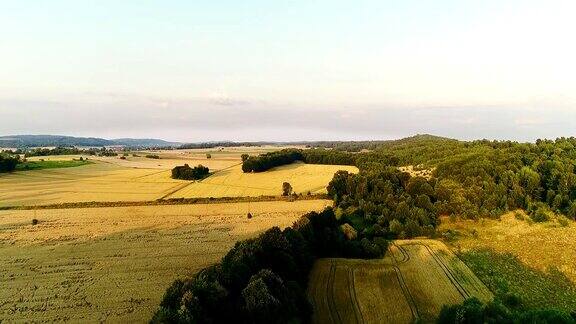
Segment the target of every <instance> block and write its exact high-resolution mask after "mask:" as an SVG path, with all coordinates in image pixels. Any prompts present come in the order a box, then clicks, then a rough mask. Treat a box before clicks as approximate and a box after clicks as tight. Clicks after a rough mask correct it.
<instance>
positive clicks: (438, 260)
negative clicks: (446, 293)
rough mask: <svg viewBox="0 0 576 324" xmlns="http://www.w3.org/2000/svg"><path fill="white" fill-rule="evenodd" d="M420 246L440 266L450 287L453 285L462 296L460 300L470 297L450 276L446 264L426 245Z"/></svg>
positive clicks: (450, 273)
mask: <svg viewBox="0 0 576 324" xmlns="http://www.w3.org/2000/svg"><path fill="white" fill-rule="evenodd" d="M421 245H422V246H424V247H425V248H426V250H428V252H429V253H430V255H432V257H433V258H434V260H435V261H436V262H437V263H438V265H439V266H440V268H441V269H442V271H444V273H445V274H446V277H448V280H450V282H451V283H452V285H454V287H455V288H456V290H458V293H460V295H462V298H464V299H467V298H468V297H470V294H469V293H468V292H467V291H466V289H464V287H463V286H462V285H461V284H460V282H458V280H456V278H455V277H454V275H453V274H452V272H451V271H450V269H449V268H448V267H447V266H446V264H444V262H442V261H441V260H440V259H439V258H438V256H437V255H436V253H434V251H432V249H430V247H429V246H428V245H427V244H421Z"/></svg>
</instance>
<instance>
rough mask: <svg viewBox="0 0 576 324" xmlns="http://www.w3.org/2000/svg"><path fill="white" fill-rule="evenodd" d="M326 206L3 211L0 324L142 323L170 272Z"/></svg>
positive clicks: (190, 268) (188, 268)
mask: <svg viewBox="0 0 576 324" xmlns="http://www.w3.org/2000/svg"><path fill="white" fill-rule="evenodd" d="M331 203H332V202H331V201H328V200H307V201H296V202H251V203H232V204H228V203H224V204H208V205H200V204H199V205H173V206H140V207H115V208H89V209H83V208H76V209H54V210H10V211H0V264H2V265H3V269H2V271H1V272H0V282H2V285H0V321H7V322H14V321H15V322H19V321H27V322H53V321H63V320H67V321H73V322H98V321H111V322H122V323H126V322H146V321H147V320H148V319H149V318H150V316H151V315H152V313H153V312H154V311H155V310H156V308H157V307H158V304H159V302H160V299H161V298H162V295H163V294H164V291H165V289H166V288H167V287H168V286H169V285H170V284H171V283H172V281H173V280H175V279H176V278H183V277H190V276H192V275H193V274H194V273H195V272H196V271H198V270H199V269H201V268H203V267H205V266H207V265H209V264H212V263H214V262H217V261H218V260H219V259H220V258H221V257H222V256H223V255H224V254H225V253H226V252H227V251H228V250H229V249H230V248H231V247H232V246H233V245H234V243H235V242H236V241H238V240H241V239H245V238H248V237H253V236H255V235H257V234H258V233H260V232H261V231H264V230H266V229H268V228H270V227H272V226H280V227H286V226H289V225H291V224H292V223H293V222H294V221H295V220H296V219H298V217H300V216H301V215H302V214H304V213H306V212H309V211H312V210H321V209H323V208H324V207H325V206H328V205H331ZM248 212H250V213H251V214H252V215H253V218H252V219H247V217H246V215H247V213H248ZM32 219H38V221H39V222H38V224H37V225H32V224H31V221H32Z"/></svg>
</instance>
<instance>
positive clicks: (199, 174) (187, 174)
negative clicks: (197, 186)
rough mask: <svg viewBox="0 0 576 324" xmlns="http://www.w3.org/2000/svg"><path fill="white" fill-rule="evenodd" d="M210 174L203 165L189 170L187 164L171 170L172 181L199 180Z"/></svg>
mask: <svg viewBox="0 0 576 324" xmlns="http://www.w3.org/2000/svg"><path fill="white" fill-rule="evenodd" d="M209 174H210V169H209V168H208V167H205V166H203V165H201V164H200V165H198V166H195V167H193V168H191V167H190V166H189V165H188V164H184V165H183V166H177V167H174V169H172V179H181V180H200V179H204V178H206V177H207V176H208V175H209Z"/></svg>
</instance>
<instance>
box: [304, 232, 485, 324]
mask: <svg viewBox="0 0 576 324" xmlns="http://www.w3.org/2000/svg"><path fill="white" fill-rule="evenodd" d="M308 295H309V297H310V299H311V302H312V305H313V307H314V311H315V312H314V315H313V322H314V323H413V322H414V321H416V320H422V321H424V322H429V321H433V320H434V318H435V317H436V316H437V315H438V314H439V312H440V310H441V308H442V306H443V305H446V304H457V303H461V302H462V301H464V299H466V298H469V297H472V296H474V297H477V298H479V299H480V300H482V301H488V300H490V299H492V298H493V296H492V293H491V292H490V291H489V290H488V289H487V288H486V287H485V286H484V284H483V283H482V282H481V281H480V280H479V279H478V278H477V277H476V276H475V275H474V273H472V271H470V269H469V268H468V267H466V265H464V263H462V261H460V260H459V259H458V258H457V257H456V256H455V255H454V254H452V253H451V252H450V251H449V250H448V248H447V247H446V246H445V245H444V244H443V243H441V242H439V241H435V240H401V241H395V243H394V245H392V246H391V247H390V249H389V252H388V253H387V255H386V257H385V258H384V259H380V260H352V259H321V260H319V261H317V262H316V264H315V265H314V269H313V270H312V274H311V279H310V283H309V289H308Z"/></svg>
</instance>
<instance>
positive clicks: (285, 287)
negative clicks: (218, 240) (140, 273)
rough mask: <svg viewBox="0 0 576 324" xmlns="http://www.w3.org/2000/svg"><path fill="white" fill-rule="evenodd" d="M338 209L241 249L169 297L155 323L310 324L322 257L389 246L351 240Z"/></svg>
mask: <svg viewBox="0 0 576 324" xmlns="http://www.w3.org/2000/svg"><path fill="white" fill-rule="evenodd" d="M340 226H341V222H339V220H338V219H337V217H336V215H335V213H334V211H333V209H331V208H327V209H326V210H324V211H323V212H321V213H316V212H311V213H308V214H306V215H304V216H302V217H301V218H300V219H299V220H298V221H297V222H296V223H294V225H293V226H292V227H288V228H286V229H285V230H280V228H278V227H274V228H272V229H269V230H268V231H266V232H265V233H263V234H261V235H260V236H259V237H257V238H255V239H249V240H245V241H241V242H238V243H236V245H235V246H234V248H232V249H231V250H230V251H229V252H228V253H227V254H226V256H224V258H222V261H221V262H220V263H219V264H216V265H214V266H211V267H208V268H206V269H204V270H202V271H200V272H199V273H198V274H197V275H196V276H195V277H194V278H193V279H187V280H177V281H175V282H174V283H173V284H172V286H170V287H169V288H168V290H167V291H166V293H165V295H164V298H163V300H162V302H161V304H160V307H159V309H158V311H157V312H156V313H155V315H154V317H153V319H152V321H151V322H152V323H298V322H308V321H309V320H310V316H311V313H312V307H311V305H310V303H309V301H308V299H307V297H306V293H305V290H306V286H307V281H308V275H309V273H310V271H311V269H312V265H313V264H314V261H315V260H316V259H317V258H320V257H356V258H358V257H362V258H373V257H379V256H381V255H382V254H383V253H384V251H386V250H387V241H385V240H372V241H371V240H369V239H367V238H362V239H361V238H359V237H358V238H355V239H348V238H347V237H346V236H345V235H344V233H343V231H342V230H341V229H340Z"/></svg>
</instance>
